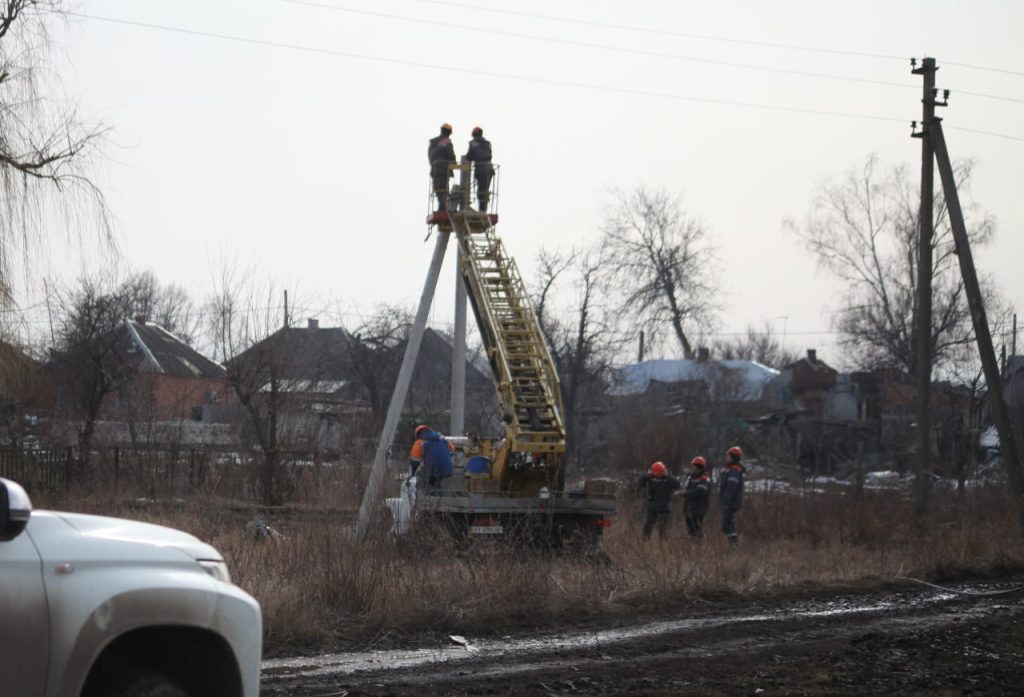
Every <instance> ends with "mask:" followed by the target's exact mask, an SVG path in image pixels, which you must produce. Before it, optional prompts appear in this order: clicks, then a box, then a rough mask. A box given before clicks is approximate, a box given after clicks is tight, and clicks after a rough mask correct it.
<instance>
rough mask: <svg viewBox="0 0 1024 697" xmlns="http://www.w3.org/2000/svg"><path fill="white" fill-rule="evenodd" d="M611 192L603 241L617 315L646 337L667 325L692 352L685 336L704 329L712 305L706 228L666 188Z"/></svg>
mask: <svg viewBox="0 0 1024 697" xmlns="http://www.w3.org/2000/svg"><path fill="white" fill-rule="evenodd" d="M614 195H615V204H614V205H613V206H612V207H611V208H610V210H609V213H608V216H607V218H606V220H605V224H604V239H603V243H604V249H605V258H606V259H607V265H606V272H607V274H608V278H609V282H610V284H611V285H613V286H614V287H615V288H616V289H617V291H618V292H619V293H620V301H621V302H620V310H621V312H620V315H621V317H622V318H623V319H624V320H625V321H635V322H636V324H637V325H639V328H643V329H646V330H647V331H648V333H649V334H650V335H651V337H652V338H656V337H657V336H658V335H659V333H660V332H661V331H662V330H663V329H664V328H665V326H668V327H669V328H670V329H671V333H672V335H673V336H674V337H675V339H676V341H678V342H679V346H680V347H681V348H682V351H683V356H684V357H686V358H693V357H694V351H693V344H692V341H691V336H693V335H695V334H702V333H704V332H705V331H706V329H707V325H708V323H709V322H710V321H711V319H712V318H713V316H714V314H715V311H716V306H715V302H714V301H715V294H714V290H715V288H714V284H713V269H714V260H715V248H714V245H713V243H712V239H711V233H710V232H709V231H708V229H707V228H706V227H705V226H704V224H703V223H702V222H701V221H700V220H698V219H696V218H693V217H691V216H689V215H688V214H687V213H686V211H685V210H684V209H683V207H682V202H681V201H680V199H679V197H677V196H675V195H672V194H670V193H668V192H667V191H663V190H657V191H651V190H648V189H646V188H644V187H642V186H640V187H637V188H635V189H633V190H632V191H629V192H622V191H618V192H615V194H614Z"/></svg>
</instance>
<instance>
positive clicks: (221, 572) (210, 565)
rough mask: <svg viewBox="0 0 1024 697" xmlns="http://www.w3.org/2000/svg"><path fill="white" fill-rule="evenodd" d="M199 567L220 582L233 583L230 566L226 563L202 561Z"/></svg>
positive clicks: (209, 560)
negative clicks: (229, 570)
mask: <svg viewBox="0 0 1024 697" xmlns="http://www.w3.org/2000/svg"><path fill="white" fill-rule="evenodd" d="M199 566H201V567H203V569H204V570H205V571H206V573H208V574H210V575H211V576H213V577H214V578H215V579H217V580H218V581H223V582H224V583H231V574H230V573H228V565H227V564H225V563H224V562H222V561H213V560H211V559H200V560H199Z"/></svg>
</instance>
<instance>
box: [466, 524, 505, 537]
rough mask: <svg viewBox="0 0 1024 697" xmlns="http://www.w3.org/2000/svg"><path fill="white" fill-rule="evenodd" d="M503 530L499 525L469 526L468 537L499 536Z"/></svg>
mask: <svg viewBox="0 0 1024 697" xmlns="http://www.w3.org/2000/svg"><path fill="white" fill-rule="evenodd" d="M503 532H505V529H504V528H503V527H502V526H500V525H470V526H469V534H470V535H500V534H501V533H503Z"/></svg>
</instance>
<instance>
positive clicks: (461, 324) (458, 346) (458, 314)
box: [448, 157, 471, 436]
mask: <svg viewBox="0 0 1024 697" xmlns="http://www.w3.org/2000/svg"><path fill="white" fill-rule="evenodd" d="M462 165H463V167H462V169H461V170H460V171H459V188H460V191H461V194H460V196H461V197H462V201H461V204H462V206H461V207H462V210H465V209H466V208H468V207H469V192H470V183H471V182H470V178H469V166H468V165H469V163H468V160H466V158H465V157H463V158H462ZM462 263H463V262H462V250H461V249H459V250H458V252H457V256H456V264H455V331H454V332H453V336H452V393H451V413H450V417H451V418H450V419H449V424H448V432H449V434H451V435H453V436H461V435H464V434H465V432H466V285H465V282H464V281H463V280H462Z"/></svg>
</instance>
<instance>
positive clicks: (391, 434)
mask: <svg viewBox="0 0 1024 697" xmlns="http://www.w3.org/2000/svg"><path fill="white" fill-rule="evenodd" d="M450 236H451V233H450V232H442V231H441V230H438V232H437V242H436V243H435V245H434V256H433V257H431V259H430V268H429V270H428V271H427V280H426V282H425V283H424V284H423V293H422V294H421V295H420V305H419V308H418V309H417V310H416V319H415V320H414V321H413V325H412V330H411V331H410V332H409V341H408V342H407V343H406V345H405V356H403V357H402V367H401V368H400V369H399V370H398V380H397V381H396V382H395V391H394V392H392V393H391V403H390V404H389V405H388V414H387V417H385V419H384V430H383V431H382V432H381V434H380V442H379V443H377V454H376V456H375V457H374V458H373V467H372V468H371V469H370V478H369V480H367V482H366V491H365V492H364V493H363V502H362V503H361V504H360V505H359V518H358V519H357V520H356V539H357V540H360V541H362V540H363V539H364V538H365V537H366V531H367V529H368V528H369V525H370V516H371V515H372V514H373V509H374V506H375V505H376V503H377V494H378V492H379V491H380V485H381V484H382V483H383V481H384V471H385V469H387V455H388V450H390V449H391V444H392V443H394V442H395V429H397V428H398V419H399V417H401V415H402V407H403V406H405V398H406V397H407V396H408V394H409V384H410V383H411V382H412V371H413V368H414V367H416V356H417V355H419V352H420V344H421V343H422V342H423V332H424V331H425V330H426V328H427V315H428V314H430V305H431V303H432V302H433V301H434V289H435V288H437V279H438V277H439V276H440V275H441V264H442V263H443V262H444V253H445V250H446V249H448V238H449V237H450Z"/></svg>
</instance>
